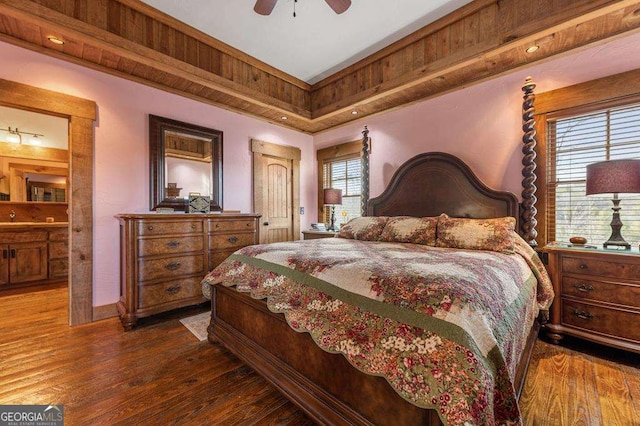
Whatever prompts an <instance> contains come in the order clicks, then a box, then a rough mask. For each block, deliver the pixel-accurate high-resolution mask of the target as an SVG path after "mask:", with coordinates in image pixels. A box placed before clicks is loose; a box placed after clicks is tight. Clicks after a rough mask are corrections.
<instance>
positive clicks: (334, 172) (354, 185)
mask: <svg viewBox="0 0 640 426" xmlns="http://www.w3.org/2000/svg"><path fill="white" fill-rule="evenodd" d="M322 176H323V189H324V188H337V189H341V190H342V205H341V206H336V221H337V223H338V224H343V223H346V222H347V221H349V220H351V219H353V218H354V217H360V200H361V197H360V189H361V182H362V164H361V161H360V157H359V156H358V157H355V158H348V159H340V160H332V161H326V162H325V163H324V165H323V172H322ZM329 210H330V209H328V208H326V209H325V212H324V222H326V223H328V222H330V214H331V213H330V211H329Z"/></svg>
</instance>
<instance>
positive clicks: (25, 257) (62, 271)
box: [0, 222, 69, 290]
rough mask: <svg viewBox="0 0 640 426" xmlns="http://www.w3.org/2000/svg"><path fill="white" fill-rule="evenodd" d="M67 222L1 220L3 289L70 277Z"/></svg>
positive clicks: (61, 280) (1, 275)
mask: <svg viewBox="0 0 640 426" xmlns="http://www.w3.org/2000/svg"><path fill="white" fill-rule="evenodd" d="M68 226H69V224H68V223H67V222H57V223H56V222H54V223H41V224H25V223H19V222H14V223H5V224H0V253H1V256H0V290H2V289H10V288H16V287H23V286H28V285H41V284H54V283H60V282H63V281H66V280H67V279H68V269H69V267H68V265H69V258H68V251H69V243H68V235H69V230H68Z"/></svg>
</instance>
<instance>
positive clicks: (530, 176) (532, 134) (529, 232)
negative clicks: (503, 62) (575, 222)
mask: <svg viewBox="0 0 640 426" xmlns="http://www.w3.org/2000/svg"><path fill="white" fill-rule="evenodd" d="M535 87H536V84H535V83H534V82H533V80H532V79H531V77H527V78H526V80H525V82H524V85H523V86H522V91H523V92H524V97H523V99H524V101H523V102H522V131H523V132H524V136H523V137H522V142H523V143H524V146H523V147H522V154H523V157H522V177H523V179H522V209H521V213H520V218H521V221H520V228H521V230H522V232H521V233H522V238H524V240H525V241H526V242H527V243H529V245H531V247H536V246H537V245H538V242H537V241H536V237H537V236H538V231H536V225H537V224H538V221H537V220H536V213H537V212H538V210H537V209H536V207H535V204H536V201H538V199H537V198H536V195H535V194H536V189H537V188H536V185H535V184H534V182H535V181H536V174H535V170H536V163H535V161H534V160H535V158H536V152H535V151H534V148H535V146H536V131H535V129H534V126H535V124H536V121H535V119H534V118H533V114H534V112H535V109H534V107H533V104H534V102H535V100H536V95H535V94H534V93H533V89H535Z"/></svg>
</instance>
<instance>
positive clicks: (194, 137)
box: [149, 115, 222, 211]
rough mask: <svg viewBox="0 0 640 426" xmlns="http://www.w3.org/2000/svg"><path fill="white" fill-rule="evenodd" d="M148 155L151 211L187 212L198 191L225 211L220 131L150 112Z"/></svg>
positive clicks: (215, 208) (214, 205)
mask: <svg viewBox="0 0 640 426" xmlns="http://www.w3.org/2000/svg"><path fill="white" fill-rule="evenodd" d="M149 158H150V179H149V183H150V194H151V197H150V198H151V200H150V201H151V205H150V209H151V210H155V209H156V208H158V207H167V208H173V209H174V210H176V211H185V210H186V209H187V206H188V201H189V194H190V193H199V194H200V195H202V196H209V197H211V198H210V206H211V211H222V132H221V131H219V130H214V129H209V128H206V127H202V126H196V125H194V124H189V123H184V122H182V121H177V120H171V119H169V118H164V117H158V116H156V115H149ZM205 205H206V204H205Z"/></svg>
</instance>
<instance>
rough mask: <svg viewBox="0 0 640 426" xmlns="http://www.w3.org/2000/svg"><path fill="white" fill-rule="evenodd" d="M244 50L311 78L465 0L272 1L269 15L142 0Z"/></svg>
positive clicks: (210, 0)
mask: <svg viewBox="0 0 640 426" xmlns="http://www.w3.org/2000/svg"><path fill="white" fill-rule="evenodd" d="M143 1H144V2H145V3H147V4H149V5H151V6H153V7H155V8H156V9H158V10H161V11H162V12H164V13H166V14H168V15H171V16H173V17H174V18H176V19H178V20H180V21H182V22H184V23H186V24H189V25H191V26H192V27H194V28H197V29H199V30H200V31H203V32H204V33H207V34H209V35H210V36H212V37H214V38H216V39H218V40H220V41H223V42H225V43H227V44H229V45H231V46H233V47H235V48H237V49H239V50H241V51H243V52H245V53H248V54H249V55H251V56H253V57H255V58H257V59H259V60H261V61H263V62H265V63H267V64H269V65H271V66H274V67H276V68H278V69H279V70H281V71H284V72H286V73H288V74H290V75H293V76H294V77H297V78H299V79H300V80H304V81H306V82H308V83H312V84H313V83H315V82H317V81H320V80H322V79H323V78H325V77H327V76H329V75H331V74H333V73H334V72H336V71H338V70H340V69H342V68H344V67H346V66H348V65H351V64H353V63H355V62H357V61H358V60H360V59H362V58H364V57H366V56H368V55H370V54H371V53H373V52H376V51H378V50H380V49H381V48H383V47H385V46H387V45H389V44H391V43H392V42H394V41H396V40H399V39H400V38H402V37H404V36H406V35H408V34H411V33H412V32H414V31H416V30H417V29H419V28H422V27H423V26H425V25H427V24H428V23H430V22H433V21H435V20H437V19H438V18H440V17H442V16H445V15H446V14H448V13H449V12H451V11H453V10H455V9H457V8H459V7H461V6H463V5H464V4H466V3H469V2H470V1H471V0H428V1H427V0H352V4H351V7H350V8H349V9H348V10H347V11H346V12H344V13H342V14H340V15H337V14H335V13H334V12H333V10H332V9H331V8H330V7H329V5H327V4H326V3H325V1H324V0H298V2H297V4H296V6H295V7H296V15H297V16H296V17H295V18H294V17H293V7H294V0H278V3H277V4H276V6H275V8H274V9H273V12H272V13H271V15H269V16H262V15H258V14H257V13H255V12H254V11H253V6H254V4H255V0H232V1H231V0H143Z"/></svg>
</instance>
